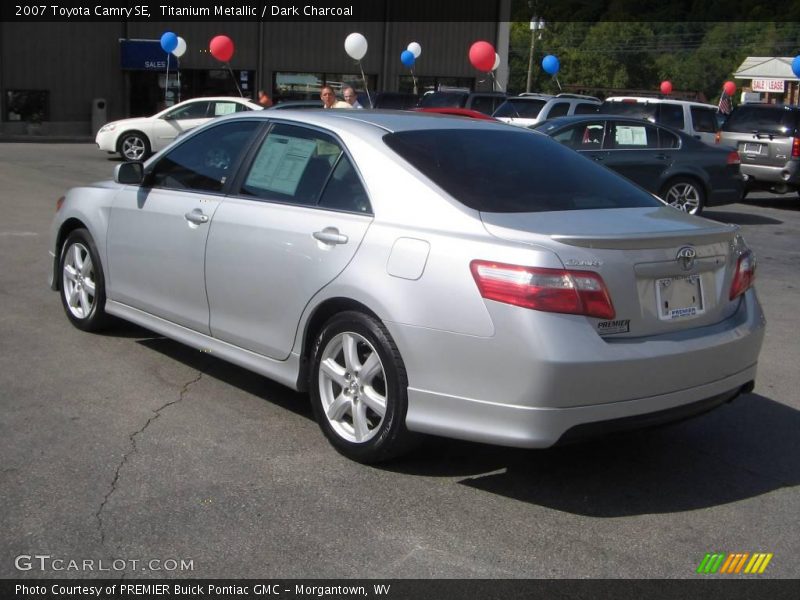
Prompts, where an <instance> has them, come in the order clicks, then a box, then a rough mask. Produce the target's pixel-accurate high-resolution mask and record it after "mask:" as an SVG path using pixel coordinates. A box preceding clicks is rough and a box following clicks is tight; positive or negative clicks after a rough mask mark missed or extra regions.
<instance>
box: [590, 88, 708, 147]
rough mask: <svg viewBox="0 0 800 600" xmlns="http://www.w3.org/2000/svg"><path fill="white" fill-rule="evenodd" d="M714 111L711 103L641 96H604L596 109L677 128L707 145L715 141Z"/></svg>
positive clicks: (605, 112)
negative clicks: (601, 103)
mask: <svg viewBox="0 0 800 600" xmlns="http://www.w3.org/2000/svg"><path fill="white" fill-rule="evenodd" d="M718 111H719V109H718V108H717V107H716V106H714V105H713V104H703V103H701V102H690V101H688V100H671V99H669V98H649V97H645V96H612V97H610V98H606V100H605V102H603V105H602V106H601V107H600V112H601V113H604V114H609V115H625V116H628V117H634V118H637V119H647V120H648V121H652V122H653V123H658V124H659V125H667V126H668V127H672V128H673V129H680V130H681V131H683V132H685V133H688V134H689V135H691V136H692V137H694V138H695V139H697V140H700V141H701V142H704V143H706V144H709V145H711V146H713V145H714V144H716V142H717V140H716V135H717V131H719V123H718V122H717V113H718Z"/></svg>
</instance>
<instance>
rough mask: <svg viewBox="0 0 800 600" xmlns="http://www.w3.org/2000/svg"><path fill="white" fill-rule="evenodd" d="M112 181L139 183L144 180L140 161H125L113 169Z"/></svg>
mask: <svg viewBox="0 0 800 600" xmlns="http://www.w3.org/2000/svg"><path fill="white" fill-rule="evenodd" d="M114 181H116V182H117V183H122V184H126V185H128V184H130V185H141V184H142V181H144V167H143V166H142V163H138V162H125V163H122V164H121V165H117V167H116V168H115V169H114Z"/></svg>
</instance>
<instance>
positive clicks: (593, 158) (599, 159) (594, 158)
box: [592, 155, 603, 162]
mask: <svg viewBox="0 0 800 600" xmlns="http://www.w3.org/2000/svg"><path fill="white" fill-rule="evenodd" d="M592 160H596V161H598V162H599V161H601V160H603V157H602V156H600V155H596V156H593V157H592Z"/></svg>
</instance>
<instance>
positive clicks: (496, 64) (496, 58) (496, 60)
mask: <svg viewBox="0 0 800 600" xmlns="http://www.w3.org/2000/svg"><path fill="white" fill-rule="evenodd" d="M499 66H500V55H499V54H498V53H497V52H495V53H494V66H493V67H492V71H497V67H499Z"/></svg>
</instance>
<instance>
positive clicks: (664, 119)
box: [658, 104, 684, 129]
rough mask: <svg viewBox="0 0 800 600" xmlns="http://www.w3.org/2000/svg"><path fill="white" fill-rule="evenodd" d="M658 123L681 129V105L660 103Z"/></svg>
mask: <svg viewBox="0 0 800 600" xmlns="http://www.w3.org/2000/svg"><path fill="white" fill-rule="evenodd" d="M659 108H660V111H661V112H660V115H659V121H658V122H659V123H661V125H666V126H667V127H673V128H675V129H683V126H684V121H683V106H681V105H680V104H661V105H660V107H659Z"/></svg>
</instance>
